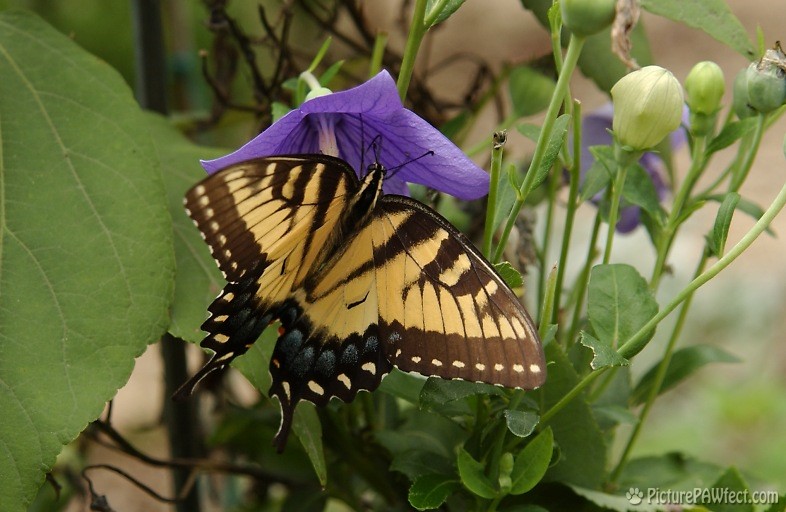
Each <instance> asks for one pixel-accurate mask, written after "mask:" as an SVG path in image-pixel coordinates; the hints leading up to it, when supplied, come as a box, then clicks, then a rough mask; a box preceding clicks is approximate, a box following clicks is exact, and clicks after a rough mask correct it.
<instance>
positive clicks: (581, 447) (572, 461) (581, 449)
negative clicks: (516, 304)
mask: <svg viewBox="0 0 786 512" xmlns="http://www.w3.org/2000/svg"><path fill="white" fill-rule="evenodd" d="M544 349H545V352H546V360H547V361H549V378H548V380H546V384H545V385H544V386H543V387H542V388H541V389H542V396H543V402H544V404H543V407H544V410H548V408H550V407H552V406H553V405H554V404H556V403H557V402H558V401H560V400H561V399H562V398H563V397H564V396H565V394H566V393H568V392H570V390H572V389H573V388H574V387H575V386H576V384H578V382H579V377H578V375H577V374H576V371H575V370H574V369H573V364H572V363H571V362H570V360H569V359H568V357H567V356H566V355H565V352H564V351H563V349H562V347H561V346H560V345H559V344H558V343H549V344H548V345H546V346H545V347H544ZM548 425H549V426H550V427H551V429H552V431H553V432H554V443H555V445H557V446H558V447H559V450H560V453H561V454H562V455H561V457H560V459H559V460H558V461H557V462H556V463H555V464H554V465H553V466H552V467H551V468H549V470H548V472H547V473H546V476H545V477H544V480H546V481H549V482H553V481H556V482H560V483H563V484H574V485H579V486H581V487H588V488H591V489H592V488H596V487H599V486H600V485H601V483H603V482H605V480H606V476H605V475H606V457H607V452H606V441H605V439H604V437H603V433H602V432H601V431H600V428H598V424H597V422H596V421H595V417H594V416H593V415H592V411H591V410H590V408H589V405H588V404H587V401H586V398H585V393H583V392H582V393H580V394H579V395H578V396H577V397H575V398H574V399H573V400H571V401H570V403H568V404H567V405H566V406H565V407H563V408H562V409H561V410H560V411H559V412H558V413H556V414H555V415H554V416H553V417H552V418H551V419H550V420H549V423H548Z"/></svg>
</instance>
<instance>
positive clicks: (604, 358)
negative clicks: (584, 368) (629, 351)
mask: <svg viewBox="0 0 786 512" xmlns="http://www.w3.org/2000/svg"><path fill="white" fill-rule="evenodd" d="M579 340H580V342H581V344H582V345H584V346H585V347H587V348H588V349H590V350H592V354H593V357H592V362H591V363H590V367H592V369H593V370H599V369H600V368H610V367H612V366H628V365H629V364H630V361H628V360H627V359H625V358H624V357H622V356H621V355H619V354H618V353H617V351H616V350H614V349H613V348H612V347H611V346H610V345H607V344H605V343H602V342H601V341H599V340H598V339H597V338H595V337H594V336H592V335H591V334H589V333H586V332H584V331H582V332H581V337H580V338H579Z"/></svg>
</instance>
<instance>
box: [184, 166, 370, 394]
mask: <svg viewBox="0 0 786 512" xmlns="http://www.w3.org/2000/svg"><path fill="white" fill-rule="evenodd" d="M357 188H358V182H357V178H356V177H355V176H354V174H352V172H351V170H349V169H348V168H346V166H343V167H338V168H336V166H335V162H334V160H332V159H328V160H323V159H320V158H319V157H318V156H313V157H311V158H301V157H297V156H293V157H272V158H263V159H259V160H252V161H248V162H244V163H241V164H238V165H236V166H232V167H229V168H226V169H224V170H222V171H219V172H218V173H216V174H213V175H211V176H209V177H208V178H206V179H205V180H203V181H202V182H201V183H199V184H198V185H196V186H195V187H193V188H192V189H191V190H189V191H188V193H187V194H186V209H187V210H188V213H189V215H190V216H191V217H192V218H193V219H194V222H195V223H196V224H197V227H198V228H199V229H200V231H201V232H202V234H203V235H204V237H205V240H206V242H207V243H208V245H209V246H210V249H211V252H212V254H213V256H214V257H215V259H216V262H217V263H218V265H219V267H220V268H221V270H222V271H223V272H224V274H225V275H226V277H227V281H228V283H227V285H226V287H225V288H224V290H222V292H221V293H220V294H219V296H218V297H217V298H216V299H215V301H213V303H212V304H211V305H210V307H209V308H208V310H209V311H210V314H211V315H210V318H208V319H207V320H206V321H205V323H204V324H203V325H202V329H203V330H205V331H206V332H207V333H208V335H207V336H206V337H205V339H204V340H203V341H202V343H201V345H202V346H203V347H206V348H210V349H212V350H214V351H215V352H216V354H215V356H214V357H213V359H212V360H211V361H210V363H208V365H206V367H205V368H203V369H202V370H200V372H199V373H198V374H197V375H195V376H194V377H193V378H192V379H191V380H189V382H187V383H186V384H185V385H184V386H183V387H182V388H181V390H180V391H179V392H178V395H177V396H178V397H183V396H186V395H188V394H189V393H190V392H191V390H192V389H193V387H194V385H195V384H196V383H197V382H198V381H199V380H200V379H201V378H203V377H204V376H205V375H206V374H207V373H209V372H210V371H212V370H215V369H218V368H221V367H223V366H225V365H226V364H228V363H229V362H230V361H231V360H232V359H233V358H234V357H237V356H238V355H240V354H242V353H244V352H245V351H246V350H248V347H250V346H251V344H253V343H254V341H256V338H257V337H258V336H259V334H260V333H261V332H262V330H264V328H265V327H267V325H268V324H269V323H270V322H271V321H272V320H274V319H275V318H277V317H278V316H279V314H280V309H281V308H282V307H283V304H284V302H285V301H286V300H287V299H288V298H290V297H291V296H292V292H293V290H294V289H296V288H298V287H299V286H300V285H301V284H302V282H303V281H305V280H306V279H307V278H308V276H309V274H310V273H311V271H312V269H315V268H318V267H319V266H320V265H321V260H320V258H323V257H324V256H325V255H326V254H327V253H329V248H330V247H331V245H332V244H334V243H335V240H334V238H335V231H336V223H337V222H338V221H339V218H340V217H341V214H342V213H343V212H344V210H345V208H346V203H347V199H348V198H349V197H352V196H353V195H354V194H355V193H356V192H357Z"/></svg>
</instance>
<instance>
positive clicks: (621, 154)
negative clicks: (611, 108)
mask: <svg viewBox="0 0 786 512" xmlns="http://www.w3.org/2000/svg"><path fill="white" fill-rule="evenodd" d="M614 154H615V156H616V157H617V162H618V164H619V165H618V167H617V175H616V176H615V177H614V181H612V182H611V201H610V203H609V229H608V234H607V235H606V248H605V249H604V251H603V264H604V265H605V264H607V263H608V262H609V261H611V248H612V245H613V244H614V233H616V232H617V219H618V218H619V213H620V202H621V200H622V189H623V187H624V186H625V178H626V177H627V176H628V169H629V168H630V166H631V165H635V162H636V161H638V159H639V156H640V153H636V154H630V153H627V152H626V151H624V150H622V149H621V148H620V147H619V146H618V144H617V143H616V142H615V143H614Z"/></svg>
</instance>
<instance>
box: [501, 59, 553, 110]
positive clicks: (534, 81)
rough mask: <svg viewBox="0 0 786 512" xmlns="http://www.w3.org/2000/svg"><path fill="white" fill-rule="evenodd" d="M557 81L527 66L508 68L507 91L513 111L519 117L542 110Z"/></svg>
mask: <svg viewBox="0 0 786 512" xmlns="http://www.w3.org/2000/svg"><path fill="white" fill-rule="evenodd" d="M556 85H557V83H556V82H555V81H554V80H553V79H552V78H550V77H547V76H546V75H544V74H542V73H539V72H537V71H535V70H534V69H532V68H531V67H529V66H519V67H517V68H513V69H512V70H510V75H509V76H508V91H509V92H510V100H511V103H512V104H513V112H514V113H515V114H516V115H517V116H519V117H525V116H531V115H533V114H537V113H538V112H543V111H544V110H546V109H547V108H548V106H549V102H551V97H552V96H553V95H554V89H555V87H556Z"/></svg>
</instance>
